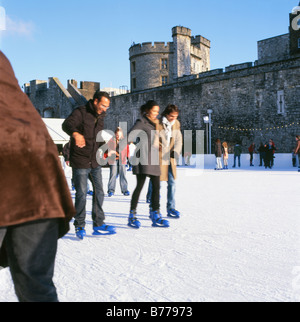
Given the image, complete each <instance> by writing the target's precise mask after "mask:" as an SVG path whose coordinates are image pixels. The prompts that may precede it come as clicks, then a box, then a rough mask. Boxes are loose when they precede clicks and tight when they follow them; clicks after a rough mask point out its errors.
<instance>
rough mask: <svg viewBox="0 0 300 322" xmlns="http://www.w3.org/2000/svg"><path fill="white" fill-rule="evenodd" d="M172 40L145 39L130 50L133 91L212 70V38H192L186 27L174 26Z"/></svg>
mask: <svg viewBox="0 0 300 322" xmlns="http://www.w3.org/2000/svg"><path fill="white" fill-rule="evenodd" d="M172 37H173V42H169V43H167V44H165V43H164V42H154V43H153V44H152V42H145V43H142V44H134V45H133V46H131V47H130V49H129V60H130V79H131V91H132V92H134V91H140V90H144V89H149V88H153V87H158V86H163V85H166V84H170V83H174V82H176V80H177V78H179V77H182V76H185V75H192V74H199V73H201V72H204V71H208V70H210V41H209V40H207V39H206V38H204V37H202V36H195V37H192V32H191V30H190V29H189V28H186V27H180V26H177V27H174V28H172Z"/></svg>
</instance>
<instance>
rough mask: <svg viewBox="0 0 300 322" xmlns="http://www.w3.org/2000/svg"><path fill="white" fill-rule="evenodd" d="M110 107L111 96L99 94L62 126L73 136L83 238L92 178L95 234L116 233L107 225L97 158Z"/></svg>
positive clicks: (72, 161)
mask: <svg viewBox="0 0 300 322" xmlns="http://www.w3.org/2000/svg"><path fill="white" fill-rule="evenodd" d="M109 105H110V97H109V95H108V94H107V93H106V92H101V91H97V92H96V93H95V95H94V97H93V99H92V100H90V101H88V102H87V104H86V105H85V106H81V107H79V108H77V109H75V110H74V111H73V112H72V114H71V115H70V116H69V117H68V118H67V119H66V120H65V122H64V123H63V125H62V128H63V130H64V131H65V132H66V133H67V134H68V135H70V136H71V146H70V166H71V167H72V168H73V180H74V186H75V190H76V196H75V208H76V216H75V221H74V226H75V228H76V235H77V237H78V238H79V239H83V238H84V236H85V235H86V232H85V218H86V194H87V181H88V178H90V180H91V182H92V184H93V188H94V195H93V207H92V218H93V228H94V233H93V234H94V235H99V234H102V233H108V234H112V233H115V227H113V226H108V225H105V224H104V219H105V215H104V211H103V209H102V205H103V201H104V190H103V183H102V168H101V166H100V165H99V164H98V162H97V159H96V155H97V151H98V149H99V147H100V146H101V145H102V144H103V143H100V142H97V135H98V133H99V132H100V131H102V130H103V127H104V118H105V116H106V111H107V109H108V108H109Z"/></svg>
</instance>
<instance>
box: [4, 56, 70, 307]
mask: <svg viewBox="0 0 300 322" xmlns="http://www.w3.org/2000/svg"><path fill="white" fill-rule="evenodd" d="M0 110H1V115H0V137H1V145H0V171H1V175H0V195H1V204H0V210H1V211H0V266H2V267H7V266H9V268H10V272H11V275H12V279H13V282H14V286H15V292H16V295H17V297H18V300H19V301H20V302H57V301H58V297H57V292H56V288H55V285H54V283H53V280H52V278H53V274H54V262H55V256H56V250H57V239H58V238H60V237H62V236H64V235H65V234H66V233H67V232H68V230H69V221H70V219H71V218H72V216H73V215H74V214H75V209H74V206H73V202H72V198H71V195H70V191H69V188H68V185H67V182H66V179H65V176H64V172H63V169H62V167H61V163H60V161H59V158H58V151H57V148H56V146H55V144H54V142H53V141H52V139H51V137H50V135H49V133H48V130H47V128H46V126H45V125H44V122H43V121H42V119H41V117H40V115H39V114H38V112H37V111H36V109H35V108H34V106H33V105H32V104H31V102H30V100H29V99H28V97H27V95H26V94H25V93H23V92H22V90H21V89H20V87H19V85H18V82H17V79H16V78H15V75H14V71H13V69H12V67H11V64H10V62H9V61H8V59H7V58H6V57H5V55H4V54H3V53H2V52H1V51H0Z"/></svg>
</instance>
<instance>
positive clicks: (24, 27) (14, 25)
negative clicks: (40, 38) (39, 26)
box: [5, 15, 35, 38]
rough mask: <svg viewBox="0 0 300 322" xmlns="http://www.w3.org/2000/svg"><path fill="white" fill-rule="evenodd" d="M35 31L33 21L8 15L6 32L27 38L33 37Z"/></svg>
mask: <svg viewBox="0 0 300 322" xmlns="http://www.w3.org/2000/svg"><path fill="white" fill-rule="evenodd" d="M34 31H35V25H34V23H33V22H31V21H23V20H20V19H16V18H11V17H10V16H8V15H6V29H5V32H6V33H7V34H9V35H18V36H22V37H26V38H32V37H33V34H34Z"/></svg>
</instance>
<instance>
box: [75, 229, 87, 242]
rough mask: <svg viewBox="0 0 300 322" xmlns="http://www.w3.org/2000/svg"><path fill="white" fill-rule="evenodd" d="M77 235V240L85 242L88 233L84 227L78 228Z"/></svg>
mask: <svg viewBox="0 0 300 322" xmlns="http://www.w3.org/2000/svg"><path fill="white" fill-rule="evenodd" d="M75 233H76V236H77V238H79V239H81V240H83V238H84V237H85V236H86V231H85V229H84V228H83V227H76V229H75Z"/></svg>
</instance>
